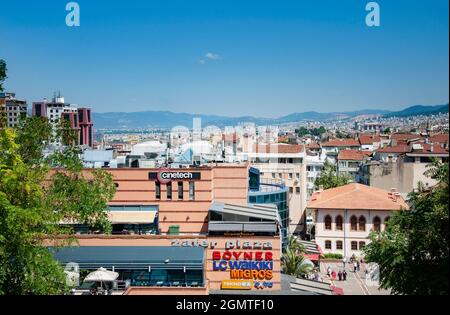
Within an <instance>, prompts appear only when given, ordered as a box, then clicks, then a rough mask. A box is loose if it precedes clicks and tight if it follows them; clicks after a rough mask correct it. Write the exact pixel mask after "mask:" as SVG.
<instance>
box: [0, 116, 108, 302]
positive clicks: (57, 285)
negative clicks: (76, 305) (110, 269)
mask: <svg viewBox="0 0 450 315" xmlns="http://www.w3.org/2000/svg"><path fill="white" fill-rule="evenodd" d="M62 129H64V128H62ZM66 131H67V130H66ZM59 132H65V131H64V130H62V131H61V130H59V131H58V133H59ZM52 134H54V133H53V131H52V130H51V129H50V128H49V126H48V122H47V120H45V119H40V118H26V119H25V120H24V121H23V122H22V123H21V125H20V127H19V128H18V129H17V130H16V131H13V130H12V129H9V128H4V129H1V130H0V266H1V268H0V294H15V295H16V294H61V293H64V292H65V291H66V290H67V287H66V282H65V274H64V272H63V270H62V268H61V267H60V266H59V265H58V263H57V262H56V261H54V260H53V257H52V255H51V253H50V251H49V249H48V248H47V247H46V246H47V245H48V244H49V243H48V241H50V242H51V244H52V245H56V246H63V245H69V244H70V242H71V240H72V239H71V238H61V236H62V235H69V236H70V234H72V233H73V231H72V229H70V228H68V227H67V226H66V225H62V224H61V223H80V224H87V225H89V226H90V227H92V228H95V229H99V230H102V231H104V232H106V233H108V232H109V231H110V230H111V224H110V222H109V221H108V217H107V203H108V201H109V200H110V199H111V198H112V197H113V195H114V193H115V186H114V183H113V179H112V176H111V174H109V173H107V172H105V171H103V170H95V171H93V172H89V173H87V172H85V171H83V169H82V162H81V160H80V157H79V153H80V152H79V149H78V148H77V147H76V146H74V145H71V144H69V145H67V146H64V147H62V148H60V149H58V150H56V151H54V152H53V153H46V154H44V148H45V147H46V146H47V144H48V141H49V139H50V138H51V137H52ZM69 137H71V136H69Z"/></svg>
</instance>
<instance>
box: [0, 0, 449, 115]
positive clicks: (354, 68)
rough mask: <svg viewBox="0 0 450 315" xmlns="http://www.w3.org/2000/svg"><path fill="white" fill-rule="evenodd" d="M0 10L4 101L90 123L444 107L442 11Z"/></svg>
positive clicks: (138, 5)
mask: <svg viewBox="0 0 450 315" xmlns="http://www.w3.org/2000/svg"><path fill="white" fill-rule="evenodd" d="M67 2H68V1H61V0H47V1H44V0H42V1H37V0H34V1H29V0H14V1H10V0H0V11H1V14H0V38H1V42H0V58H3V59H5V60H6V61H7V64H8V69H9V72H8V75H9V79H8V80H7V81H6V88H7V89H8V91H15V92H16V93H17V96H18V97H20V98H25V99H26V100H27V101H28V102H29V103H31V102H32V101H36V100H40V99H42V98H43V97H51V96H52V94H53V91H57V90H61V92H62V94H63V95H64V96H65V97H66V101H68V102H71V103H75V104H79V105H84V106H91V107H92V108H93V109H94V111H97V112H107V111H142V110H171V111H175V112H190V113H207V114H220V115H228V116H240V115H253V116H264V117H278V116H281V115H285V114H289V113H292V112H302V111H310V110H315V111H320V112H330V111H343V110H356V109H365V108H383V109H391V110H397V109H402V108H404V107H406V106H410V105H416V104H424V105H432V104H433V105H435V104H444V103H447V102H448V99H449V89H448V84H449V63H448V54H449V40H448V36H449V30H448V25H449V18H448V17H449V16H448V12H449V11H448V10H449V2H448V0H432V1H428V0H395V1H393V0H379V1H377V2H378V4H379V5H380V8H381V26H380V27H378V28H369V27H367V26H366V24H365V17H366V14H367V13H368V12H366V11H365V6H366V4H367V3H368V2H369V1H368V0H367V1H366V0H339V1H338V0H292V1H288V0H270V1H269V0H189V1H188V0H148V1H143V0H141V1H139V0H128V1H124V0H122V1H114V0H109V1H106V0H79V1H77V2H78V3H79V5H80V9H81V26H80V27H73V28H69V27H67V26H66V24H65V19H66V14H67V13H68V12H66V11H65V5H66V3H67Z"/></svg>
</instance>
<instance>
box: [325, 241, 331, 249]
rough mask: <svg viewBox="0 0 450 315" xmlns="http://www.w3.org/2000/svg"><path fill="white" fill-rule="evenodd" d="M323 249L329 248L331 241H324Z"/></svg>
mask: <svg viewBox="0 0 450 315" xmlns="http://www.w3.org/2000/svg"><path fill="white" fill-rule="evenodd" d="M325 249H331V241H325Z"/></svg>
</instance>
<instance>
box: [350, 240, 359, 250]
mask: <svg viewBox="0 0 450 315" xmlns="http://www.w3.org/2000/svg"><path fill="white" fill-rule="evenodd" d="M351 247H352V250H358V242H356V241H352V242H351Z"/></svg>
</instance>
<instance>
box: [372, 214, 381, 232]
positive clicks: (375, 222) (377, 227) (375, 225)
mask: <svg viewBox="0 0 450 315" xmlns="http://www.w3.org/2000/svg"><path fill="white" fill-rule="evenodd" d="M372 223H373V230H374V231H375V232H380V231H381V219H380V218H379V217H375V218H373V222H372Z"/></svg>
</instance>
